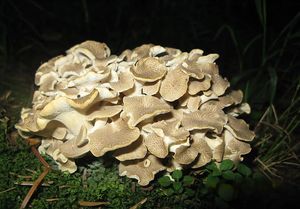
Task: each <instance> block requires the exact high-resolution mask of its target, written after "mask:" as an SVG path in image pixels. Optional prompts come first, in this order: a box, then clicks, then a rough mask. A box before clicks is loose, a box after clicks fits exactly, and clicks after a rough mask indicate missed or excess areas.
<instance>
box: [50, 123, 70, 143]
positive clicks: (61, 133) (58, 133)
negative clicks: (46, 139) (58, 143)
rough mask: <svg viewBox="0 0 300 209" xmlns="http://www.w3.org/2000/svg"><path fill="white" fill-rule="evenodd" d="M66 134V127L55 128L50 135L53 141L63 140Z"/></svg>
mask: <svg viewBox="0 0 300 209" xmlns="http://www.w3.org/2000/svg"><path fill="white" fill-rule="evenodd" d="M67 133H68V129H67V128H66V127H59V126H58V127H56V128H55V130H54V131H53V133H52V137H53V138H55V139H59V140H63V139H64V138H65V136H66V135H67Z"/></svg>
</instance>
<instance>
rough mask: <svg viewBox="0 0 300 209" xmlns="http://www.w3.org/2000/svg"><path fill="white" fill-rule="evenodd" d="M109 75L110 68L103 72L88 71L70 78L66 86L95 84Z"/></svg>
mask: <svg viewBox="0 0 300 209" xmlns="http://www.w3.org/2000/svg"><path fill="white" fill-rule="evenodd" d="M109 75H110V70H109V69H108V68H107V70H106V71H105V72H103V73H97V72H94V71H89V72H87V73H86V74H84V75H82V76H80V77H75V78H74V79H73V80H71V81H70V82H69V83H68V87H75V86H76V87H82V86H85V87H89V86H91V87H92V86H95V85H97V84H99V83H101V82H102V81H104V80H106V79H107V78H108V77H109Z"/></svg>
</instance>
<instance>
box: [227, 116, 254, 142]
mask: <svg viewBox="0 0 300 209" xmlns="http://www.w3.org/2000/svg"><path fill="white" fill-rule="evenodd" d="M225 128H226V129H227V130H228V131H229V132H230V133H231V134H232V135H233V136H235V137H236V138H237V139H239V140H242V141H252V140H253V139H254V137H255V134H254V132H253V131H250V130H249V125H248V124H247V123H246V122H245V121H244V120H242V119H236V118H235V117H233V116H231V115H228V124H226V125H225Z"/></svg>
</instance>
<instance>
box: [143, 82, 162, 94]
mask: <svg viewBox="0 0 300 209" xmlns="http://www.w3.org/2000/svg"><path fill="white" fill-rule="evenodd" d="M160 85H161V80H158V81H154V82H147V83H145V84H144V86H143V93H144V94H146V95H150V96H152V95H154V94H156V93H157V92H158V91H159V88H160Z"/></svg>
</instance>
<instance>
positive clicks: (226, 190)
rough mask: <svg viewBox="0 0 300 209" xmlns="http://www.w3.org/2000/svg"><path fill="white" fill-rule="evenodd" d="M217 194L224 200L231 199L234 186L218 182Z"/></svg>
mask: <svg viewBox="0 0 300 209" xmlns="http://www.w3.org/2000/svg"><path fill="white" fill-rule="evenodd" d="M218 195H219V196H220V197H221V198H222V199H223V200H225V201H231V200H232V199H233V197H234V188H233V187H232V186H231V185H230V184H220V186H219V188H218Z"/></svg>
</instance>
